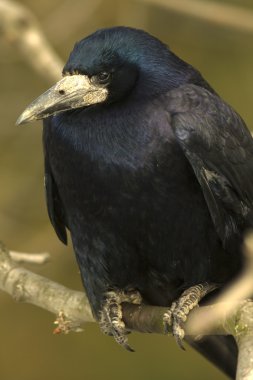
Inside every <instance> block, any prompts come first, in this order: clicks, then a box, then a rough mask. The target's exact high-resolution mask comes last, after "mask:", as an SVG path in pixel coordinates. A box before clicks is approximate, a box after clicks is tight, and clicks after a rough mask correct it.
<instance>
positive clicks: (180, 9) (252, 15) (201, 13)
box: [138, 0, 253, 33]
mask: <svg viewBox="0 0 253 380" xmlns="http://www.w3.org/2000/svg"><path fill="white" fill-rule="evenodd" d="M138 2H142V3H146V4H152V5H157V6H160V7H162V8H163V9H167V10H169V11H172V12H176V13H179V14H183V15H186V16H191V17H195V18H197V19H199V20H203V21H205V22H210V23H212V24H215V25H218V26H222V27H224V26H225V27H229V28H232V29H235V30H239V31H245V32H251V33H252V32H253V12H252V11H251V10H250V9H249V8H248V9H246V8H245V7H242V6H236V5H232V4H225V3H221V2H218V1H210V0H209V1H202V0H180V1H179V0H138Z"/></svg>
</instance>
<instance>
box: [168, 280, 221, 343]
mask: <svg viewBox="0 0 253 380" xmlns="http://www.w3.org/2000/svg"><path fill="white" fill-rule="evenodd" d="M217 288H218V285H217V284H208V283H207V282H204V283H203V284H198V285H194V286H191V287H190V288H189V289H186V290H185V291H184V292H183V293H182V295H181V296H180V297H179V298H178V300H176V301H175V302H173V303H172V305H171V307H170V308H169V310H168V311H167V312H166V313H165V314H164V316H163V322H164V325H165V332H166V333H168V326H172V334H173V336H174V337H175V339H176V342H177V344H178V345H179V347H181V348H182V349H184V346H183V343H182V341H183V338H184V329H183V324H184V322H186V320H187V316H188V314H189V312H190V311H191V310H192V309H193V308H195V307H196V306H198V304H199V302H200V301H201V299H202V298H203V297H204V296H205V295H207V294H208V293H210V292H212V291H213V290H214V289H217Z"/></svg>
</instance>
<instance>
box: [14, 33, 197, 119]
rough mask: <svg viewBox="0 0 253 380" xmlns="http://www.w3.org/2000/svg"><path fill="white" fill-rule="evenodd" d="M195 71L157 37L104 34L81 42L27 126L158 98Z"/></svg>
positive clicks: (30, 110) (29, 112)
mask: <svg viewBox="0 0 253 380" xmlns="http://www.w3.org/2000/svg"><path fill="white" fill-rule="evenodd" d="M192 72H195V73H196V71H195V70H194V69H193V68H192V67H191V66H190V65H188V64H186V63H185V62H183V61H182V60H180V59H179V58H178V57H176V56H175V55H174V54H173V53H171V52H170V51H169V49H168V48H167V47H166V46H165V45H164V44H163V43H162V42H161V41H159V40H158V39H157V38H155V37H153V36H151V35H150V34H148V33H146V32H144V31H142V30H138V29H133V28H128V27H114V28H109V29H101V30H98V31H97V32H95V33H94V34H92V35H90V36H88V37H86V38H84V39H83V40H81V41H79V42H78V43H76V45H75V46H74V49H73V51H72V52H71V54H70V57H69V59H68V61H67V63H66V65H65V66H64V68H63V78H62V79H61V80H60V81H59V82H57V83H56V84H55V85H54V86H53V87H51V88H50V89H49V90H47V91H46V92H45V93H44V94H42V95H41V96H39V97H38V98H37V99H36V100H35V101H34V102H32V103H31V104H30V105H29V106H28V107H27V108H26V110H25V111H24V112H23V113H22V115H21V116H20V117H19V119H18V120H17V124H23V123H26V122H30V121H33V120H36V119H43V118H46V117H48V116H52V115H55V114H58V113H59V112H63V111H68V110H72V109H76V108H83V107H87V106H90V105H95V104H101V103H105V104H108V103H114V102H118V101H122V100H123V99H126V98H129V97H130V96H132V97H133V98H135V99H136V97H139V98H142V99H143V98H146V97H154V96H156V95H159V94H161V93H164V92H166V91H168V90H170V89H172V88H175V87H177V86H179V85H180V84H182V83H185V82H186V81H187V80H188V78H189V77H190V76H191V75H192Z"/></svg>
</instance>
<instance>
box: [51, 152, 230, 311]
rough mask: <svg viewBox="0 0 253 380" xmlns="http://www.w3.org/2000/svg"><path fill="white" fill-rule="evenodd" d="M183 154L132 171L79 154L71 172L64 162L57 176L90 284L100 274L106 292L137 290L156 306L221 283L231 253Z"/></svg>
mask: <svg viewBox="0 0 253 380" xmlns="http://www.w3.org/2000/svg"><path fill="white" fill-rule="evenodd" d="M177 153H178V154H177V155H176V156H175V157H176V158H175V159H174V160H172V157H173V156H171V157H170V160H168V159H165V157H162V156H161V157H160V160H159V159H158V160H157V159H156V160H155V161H154V162H153V163H152V164H150V165H149V166H147V167H141V168H127V169H126V168H122V167H117V166H110V165H108V166H104V163H103V166H102V167H101V166H100V163H99V162H91V161H89V160H86V159H82V158H80V162H78V160H77V156H75V161H73V165H74V166H73V168H70V167H69V168H68V170H66V165H72V163H71V159H70V158H69V159H68V162H67V161H66V162H64V164H63V165H64V168H63V167H62V168H60V167H59V161H58V164H57V165H58V167H57V172H58V176H57V174H56V173H55V177H56V180H57V177H58V188H59V192H60V196H61V199H62V201H63V204H64V206H65V212H66V215H67V224H68V226H69V229H70V231H71V235H72V240H73V244H74V249H75V252H76V255H77V259H78V262H79V266H80V269H81V273H82V276H83V278H84V283H85V278H87V277H89V276H91V278H92V281H93V282H94V277H96V276H97V277H98V278H100V280H101V279H103V281H102V282H103V284H104V286H106V287H119V288H127V287H135V288H136V287H137V288H138V289H139V290H141V292H142V294H143V295H144V296H145V297H146V299H147V300H149V301H150V302H153V303H157V304H166V303H167V304H168V302H170V301H171V300H172V299H174V298H175V297H177V296H178V295H179V294H180V292H181V291H182V289H183V288H185V287H188V286H190V285H193V284H196V283H199V282H202V281H215V278H216V277H217V279H219V281H220V280H221V278H222V276H223V275H222V268H224V266H223V260H224V259H225V255H226V253H225V252H224V251H223V250H222V248H221V244H220V241H219V239H218V236H217V234H216V232H215V230H214V226H213V223H212V221H211V218H210V215H209V212H208V209H207V206H206V204H205V201H204V198H203V195H202V192H201V190H200V187H199V185H198V182H197V180H196V179H195V177H194V175H193V173H192V170H191V168H190V166H189V165H188V162H187V161H186V160H185V159H184V157H183V156H182V157H180V152H177ZM217 266H218V267H220V268H221V271H220V272H219V271H217ZM189 268H190V269H189ZM213 268H216V269H215V272H214V271H213ZM85 286H86V288H87V285H86V284H85ZM88 286H89V285H88ZM94 286H97V285H94Z"/></svg>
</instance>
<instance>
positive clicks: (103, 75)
mask: <svg viewBox="0 0 253 380" xmlns="http://www.w3.org/2000/svg"><path fill="white" fill-rule="evenodd" d="M110 75H111V74H110V73H107V72H106V71H102V72H101V73H99V74H97V75H96V78H97V81H98V82H99V83H106V82H108V80H109V78H110Z"/></svg>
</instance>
